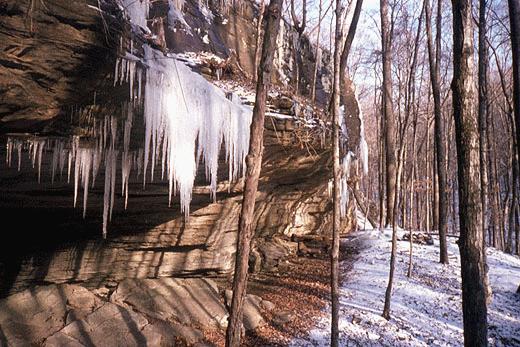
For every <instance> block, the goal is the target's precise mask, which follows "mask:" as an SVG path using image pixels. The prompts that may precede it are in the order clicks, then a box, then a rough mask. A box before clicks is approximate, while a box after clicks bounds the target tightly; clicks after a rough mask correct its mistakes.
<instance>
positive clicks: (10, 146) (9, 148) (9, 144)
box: [5, 138, 13, 167]
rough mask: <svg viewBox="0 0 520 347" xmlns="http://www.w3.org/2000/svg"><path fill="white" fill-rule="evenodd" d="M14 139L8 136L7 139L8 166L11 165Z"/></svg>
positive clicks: (6, 160) (6, 159)
mask: <svg viewBox="0 0 520 347" xmlns="http://www.w3.org/2000/svg"><path fill="white" fill-rule="evenodd" d="M12 141H13V140H12V139H10V138H8V139H7V156H6V158H5V162H6V164H7V167H11V154H12V152H13V142H12Z"/></svg>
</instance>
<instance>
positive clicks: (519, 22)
mask: <svg viewBox="0 0 520 347" xmlns="http://www.w3.org/2000/svg"><path fill="white" fill-rule="evenodd" d="M508 3H509V21H510V24H511V47H512V56H513V105H514V110H515V122H516V148H517V154H518V155H519V156H520V0H508Z"/></svg>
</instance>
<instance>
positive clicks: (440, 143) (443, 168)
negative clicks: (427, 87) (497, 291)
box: [424, 0, 449, 264]
mask: <svg viewBox="0 0 520 347" xmlns="http://www.w3.org/2000/svg"><path fill="white" fill-rule="evenodd" d="M424 4H425V6H426V34H427V37H428V60H429V63H430V80H431V85H432V93H433V112H434V115H435V128H434V132H435V137H434V139H435V148H436V151H437V155H436V159H437V172H438V175H437V177H438V180H439V187H438V191H439V199H438V201H437V202H438V211H439V224H438V226H439V243H440V262H441V263H443V264H448V262H449V259H448V245H447V242H446V234H447V233H448V218H447V217H448V195H447V194H448V189H447V188H448V187H447V170H448V166H447V164H446V146H445V143H446V142H445V141H444V120H443V119H442V108H441V91H440V71H441V69H440V62H441V37H440V32H441V27H442V0H438V2H437V4H438V5H437V34H436V36H437V37H436V51H435V56H434V49H433V39H432V30H431V15H432V11H431V8H430V0H425V1H424Z"/></svg>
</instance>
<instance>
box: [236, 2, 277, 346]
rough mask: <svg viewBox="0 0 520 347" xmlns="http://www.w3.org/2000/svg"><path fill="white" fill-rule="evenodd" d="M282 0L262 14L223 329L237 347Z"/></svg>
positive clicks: (271, 3)
mask: <svg viewBox="0 0 520 347" xmlns="http://www.w3.org/2000/svg"><path fill="white" fill-rule="evenodd" d="M282 6H283V0H271V2H270V3H269V7H268V8H267V13H266V15H265V31H264V42H263V46H262V55H261V58H260V65H259V67H258V81H257V84H256V99H255V106H254V109H253V121H252V123H251V135H250V143H249V153H248V155H247V157H246V165H247V168H246V173H245V182H244V198H243V201H242V211H241V214H240V219H239V225H238V235H237V237H238V239H237V253H236V259H235V275H234V279H233V298H232V299H231V312H230V316H229V322H228V327H227V331H226V346H227V347H231V346H232V347H238V346H239V345H240V334H241V331H242V316H243V305H244V298H245V294H246V284H247V275H248V263H249V253H250V250H251V239H252V237H253V231H254V230H253V213H254V209H255V197H256V192H257V189H258V178H259V177H260V170H261V165H262V153H263V132H264V119H265V107H266V98H267V92H268V90H269V85H270V82H271V68H272V65H273V57H274V52H275V48H276V37H277V36H278V30H279V27H280V18H281V12H282Z"/></svg>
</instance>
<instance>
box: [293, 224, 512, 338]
mask: <svg viewBox="0 0 520 347" xmlns="http://www.w3.org/2000/svg"><path fill="white" fill-rule="evenodd" d="M399 234H402V232H400V233H399ZM449 241H450V243H449V249H448V253H449V258H450V264H449V265H442V264H440V263H438V247H439V243H438V240H435V243H434V245H433V246H429V245H417V244H414V245H413V254H414V256H413V263H414V267H413V274H412V278H408V277H407V276H406V272H407V269H408V257H409V243H408V241H398V258H397V262H396V276H395V278H394V289H393V296H392V305H391V316H392V318H391V319H390V321H386V320H385V319H383V318H382V317H381V313H382V311H383V303H384V293H385V290H386V285H387V281H388V271H389V259H390V248H391V230H385V231H384V232H381V231H378V230H368V231H360V232H357V233H354V234H352V236H351V237H350V238H348V239H347V240H346V241H345V242H347V243H352V244H355V245H357V246H359V247H360V253H359V255H358V256H357V259H356V260H355V261H354V264H353V267H352V269H351V270H347V269H346V266H347V264H344V265H343V268H344V269H343V275H344V278H343V283H342V285H341V298H340V303H341V308H340V339H341V340H340V345H341V346H462V345H463V331H462V303H461V289H460V259H459V250H458V246H457V245H456V244H455V241H456V238H452V237H450V238H449ZM487 254H488V264H489V276H490V283H491V286H492V288H493V302H492V303H491V305H490V306H489V307H488V322H489V342H490V345H492V346H520V295H519V294H516V289H517V287H518V285H519V284H520V258H519V257H515V256H511V255H508V254H505V253H503V252H500V251H497V250H495V249H492V248H488V251H487ZM328 311H329V314H328V315H327V318H324V319H321V320H320V321H318V322H317V326H316V328H315V329H314V330H313V331H311V332H310V333H309V336H308V337H306V338H305V339H298V340H295V341H294V342H293V344H292V345H293V346H328V345H329V341H330V308H329V310H328Z"/></svg>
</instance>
